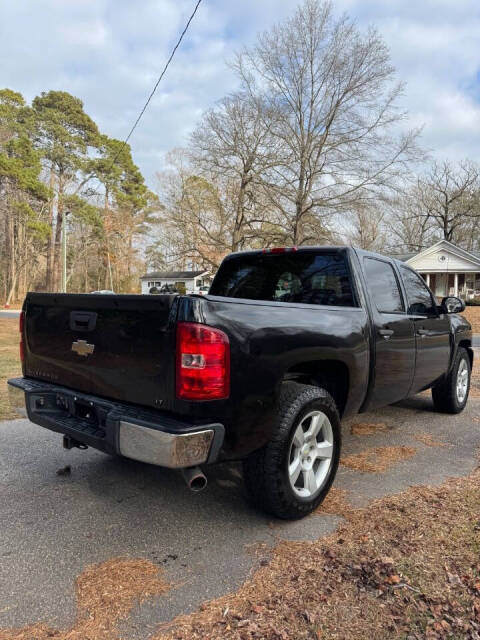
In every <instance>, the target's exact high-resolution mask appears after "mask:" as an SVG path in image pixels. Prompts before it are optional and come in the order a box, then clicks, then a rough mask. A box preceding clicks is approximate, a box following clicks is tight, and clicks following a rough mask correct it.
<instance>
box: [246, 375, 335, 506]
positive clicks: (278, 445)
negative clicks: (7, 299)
mask: <svg viewBox="0 0 480 640" xmlns="http://www.w3.org/2000/svg"><path fill="white" fill-rule="evenodd" d="M340 444H341V435H340V418H339V416H338V411H337V408H336V405H335V402H334V400H333V398H332V396H331V395H330V394H329V393H328V392H327V391H326V390H325V389H321V388H318V387H313V386H310V385H304V384H298V383H296V382H285V383H284V384H283V386H282V391H281V393H280V398H279V403H278V408H277V420H276V425H275V432H274V435H273V437H272V440H271V441H270V442H269V443H268V444H267V445H265V446H264V447H263V448H262V449H260V450H258V451H255V452H254V453H253V454H251V455H250V456H249V457H248V458H247V459H246V460H245V461H244V464H243V469H244V477H245V483H246V486H247V491H248V493H249V494H250V496H251V498H252V500H253V502H254V503H255V504H256V505H257V506H259V507H260V508H262V509H263V510H264V511H267V512H268V513H271V514H272V515H274V516H277V517H279V518H284V519H295V518H302V517H303V516H306V515H308V514H309V513H311V512H312V511H313V510H314V509H315V508H316V507H317V506H318V505H319V504H320V503H321V502H322V500H323V499H324V498H325V496H326V495H327V493H328V490H329V489H330V486H331V484H332V482H333V480H334V478H335V474H336V471H337V467H338V461H339V457H340Z"/></svg>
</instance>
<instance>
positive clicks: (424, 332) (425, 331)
mask: <svg viewBox="0 0 480 640" xmlns="http://www.w3.org/2000/svg"><path fill="white" fill-rule="evenodd" d="M429 333H430V331H429V330H428V329H418V330H417V336H421V337H422V338H424V337H425V336H428V334H429Z"/></svg>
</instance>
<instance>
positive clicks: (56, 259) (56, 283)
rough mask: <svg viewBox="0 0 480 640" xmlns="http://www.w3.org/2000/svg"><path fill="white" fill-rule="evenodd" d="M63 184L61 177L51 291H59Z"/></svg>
mask: <svg viewBox="0 0 480 640" xmlns="http://www.w3.org/2000/svg"><path fill="white" fill-rule="evenodd" d="M63 199H64V184H63V177H62V176H61V175H60V176H59V179H58V200H57V224H56V226H55V240H54V245H53V270H52V272H53V291H60V270H61V264H62V261H61V256H62V222H63V216H64V202H63Z"/></svg>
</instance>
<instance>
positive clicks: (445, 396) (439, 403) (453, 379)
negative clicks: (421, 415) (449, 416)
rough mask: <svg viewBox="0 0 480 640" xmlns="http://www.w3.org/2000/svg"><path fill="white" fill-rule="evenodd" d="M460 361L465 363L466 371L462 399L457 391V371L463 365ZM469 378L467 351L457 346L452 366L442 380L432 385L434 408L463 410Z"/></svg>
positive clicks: (453, 411) (454, 411) (452, 411)
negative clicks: (465, 388)
mask: <svg viewBox="0 0 480 640" xmlns="http://www.w3.org/2000/svg"><path fill="white" fill-rule="evenodd" d="M462 363H466V367H467V371H468V380H467V390H466V394H465V397H464V398H463V399H461V398H459V395H458V392H457V378H458V372H459V369H460V367H461V366H463V365H462ZM470 379H471V366H470V358H469V356H468V352H467V350H466V349H464V348H463V347H459V348H458V349H457V353H456V356H455V360H454V363H453V366H452V368H451V369H450V372H449V373H448V375H447V376H446V378H445V379H444V381H443V382H441V383H440V384H437V385H436V386H435V387H432V399H433V404H434V406H435V409H436V410H437V411H440V412H442V413H460V412H461V411H463V410H464V409H465V405H466V404H467V400H468V394H469V392H470Z"/></svg>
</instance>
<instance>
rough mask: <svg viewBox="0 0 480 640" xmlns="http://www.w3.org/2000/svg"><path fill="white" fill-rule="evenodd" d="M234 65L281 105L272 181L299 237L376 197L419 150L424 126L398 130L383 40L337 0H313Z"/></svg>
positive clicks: (287, 222)
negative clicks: (341, 10)
mask: <svg viewBox="0 0 480 640" xmlns="http://www.w3.org/2000/svg"><path fill="white" fill-rule="evenodd" d="M235 68H236V70H237V72H238V74H239V75H240V78H241V80H242V83H243V88H244V90H245V91H246V92H248V93H249V94H250V95H251V96H257V97H258V96H261V101H262V103H263V104H266V105H268V108H269V110H270V111H271V112H275V114H276V117H275V125H274V128H273V133H274V135H275V137H276V138H277V139H278V140H279V142H280V143H281V147H282V153H280V154H279V156H278V161H277V163H276V165H275V166H274V167H273V168H272V169H271V170H269V171H268V175H267V176H265V182H266V183H267V184H268V186H269V190H268V193H269V195H270V199H271V202H272V204H273V205H274V206H275V207H276V208H277V209H278V212H279V216H280V219H281V223H282V225H283V227H284V229H285V230H286V232H287V233H288V235H289V236H290V238H291V241H292V242H294V243H295V244H306V243H309V242H315V241H316V240H317V238H316V235H315V234H316V232H317V228H318V221H322V219H323V218H325V217H329V216H331V215H332V214H335V213H343V212H345V211H348V210H349V209H351V208H352V207H354V206H357V207H358V206H361V205H366V204H368V203H369V202H370V201H372V200H374V199H375V198H376V196H377V194H378V191H379V190H382V189H385V188H386V187H389V186H390V185H391V184H392V183H393V182H395V181H396V180H397V179H398V176H399V174H400V173H401V172H402V171H403V170H404V168H405V165H406V163H407V162H408V161H409V160H410V159H411V157H412V155H414V154H415V153H416V148H415V138H416V136H417V133H418V132H417V131H413V132H408V133H405V134H401V133H399V127H398V124H399V122H400V121H401V120H402V119H403V118H404V114H403V113H402V112H400V111H399V110H398V109H397V107H396V100H397V98H398V96H399V94H400V93H401V89H402V87H401V85H400V84H398V83H397V82H396V80H395V73H394V69H393V67H392V66H391V63H390V57H389V52H388V50H387V48H386V46H385V44H384V42H383V41H382V39H381V38H380V36H379V35H378V34H377V33H376V31H375V30H374V29H369V30H368V31H367V32H366V33H361V32H360V31H359V30H358V28H357V27H356V25H355V24H354V23H353V22H352V21H351V20H350V19H349V18H348V17H346V16H343V17H341V18H339V19H335V18H334V16H333V13H332V6H331V4H330V3H329V2H320V1H317V0H306V1H305V2H304V4H303V5H301V6H300V7H299V8H298V9H297V11H296V13H295V14H294V16H293V17H292V18H291V19H289V20H287V21H286V22H285V23H283V24H279V25H277V26H275V27H274V28H273V29H272V30H271V31H269V32H266V33H263V34H262V35H261V36H259V38H258V41H257V44H256V45H255V46H253V47H252V48H250V49H245V50H244V51H243V52H242V53H241V54H239V55H238V57H237V60H236V63H235ZM313 219H316V220H317V225H315V226H314V227H313V229H312V228H310V225H309V224H308V221H312V220H313Z"/></svg>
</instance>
